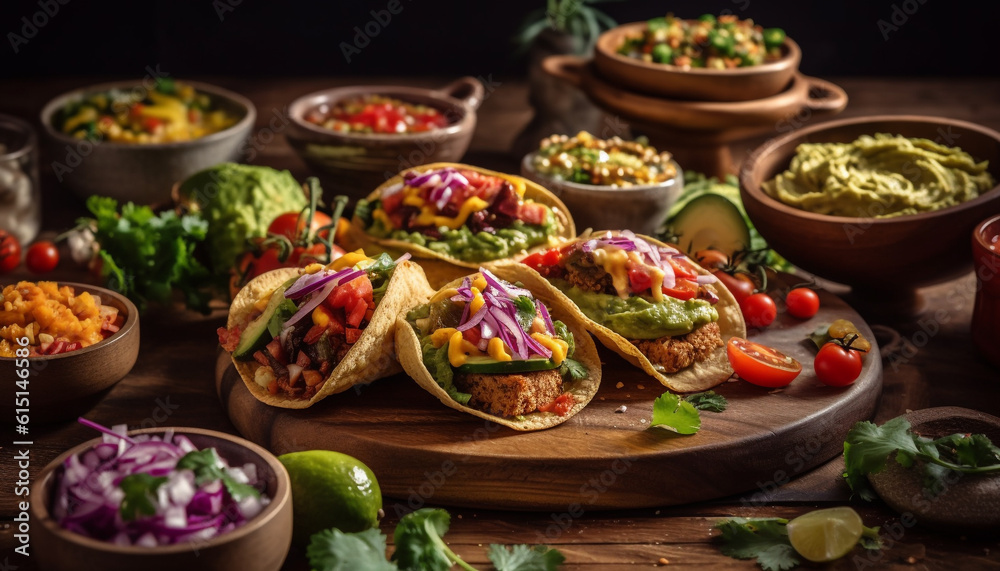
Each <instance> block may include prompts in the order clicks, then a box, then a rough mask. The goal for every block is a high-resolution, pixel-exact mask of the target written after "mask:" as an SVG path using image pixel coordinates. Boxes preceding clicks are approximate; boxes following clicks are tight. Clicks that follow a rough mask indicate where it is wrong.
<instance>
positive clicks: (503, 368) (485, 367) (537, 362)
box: [457, 356, 559, 375]
mask: <svg viewBox="0 0 1000 571" xmlns="http://www.w3.org/2000/svg"><path fill="white" fill-rule="evenodd" d="M558 366H559V365H556V364H555V363H554V362H552V359H540V358H536V359H523V360H517V359H515V360H513V361H496V360H494V359H492V358H490V357H478V356H473V357H469V358H468V359H467V360H466V361H465V364H464V365H461V366H460V367H458V369H457V370H458V372H459V373H486V374H498V375H507V374H512V373H528V372H531V371H548V370H550V369H555V368H557V367H558Z"/></svg>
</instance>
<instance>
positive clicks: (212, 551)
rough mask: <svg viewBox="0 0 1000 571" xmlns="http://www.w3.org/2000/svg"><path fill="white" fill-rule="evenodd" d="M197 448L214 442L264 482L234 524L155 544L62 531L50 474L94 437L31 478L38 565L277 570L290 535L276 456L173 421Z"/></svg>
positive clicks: (105, 570) (286, 491) (152, 570)
mask: <svg viewBox="0 0 1000 571" xmlns="http://www.w3.org/2000/svg"><path fill="white" fill-rule="evenodd" d="M165 430H168V429H167V428H147V429H143V430H135V431H132V432H130V433H129V434H130V435H136V434H149V433H158V434H159V433H163V432H164V431H165ZM171 430H173V431H174V432H175V433H176V434H183V435H185V436H187V437H188V438H189V439H190V440H191V442H192V443H193V444H194V445H195V446H197V447H198V448H199V449H204V448H209V447H215V448H216V450H218V452H219V455H220V456H222V457H223V458H225V459H226V460H227V461H228V462H229V464H230V465H231V466H238V465H243V464H247V463H253V464H254V465H256V466H257V475H258V478H260V479H262V480H263V481H264V482H266V490H265V491H266V493H267V495H268V496H269V497H270V498H271V502H270V503H269V504H268V505H267V506H265V507H264V510H263V511H262V512H261V513H259V514H258V515H257V516H256V517H254V518H252V519H251V520H249V521H247V522H246V524H244V525H243V526H242V527H240V528H238V529H235V530H233V531H230V532H228V533H225V534H222V535H220V536H218V537H215V538H212V539H210V540H208V541H204V542H200V543H189V544H177V545H168V546H162V547H135V546H127V547H125V546H117V545H113V544H110V543H107V542H103V541H98V540H96V539H91V538H89V537H86V536H83V535H80V534H77V533H75V532H72V531H68V530H65V529H63V528H61V527H59V525H58V524H57V522H56V521H55V520H54V519H53V518H52V515H51V514H50V513H49V509H48V506H49V503H50V502H51V496H52V493H53V485H54V480H55V478H54V474H55V470H56V469H57V468H59V467H60V466H61V465H62V463H63V461H65V460H66V458H68V457H69V456H70V455H71V454H78V453H80V452H82V451H84V450H87V449H89V448H90V447H92V446H94V445H96V444H98V443H100V442H101V439H100V438H95V439H93V440H90V441H88V442H84V443H83V444H80V445H79V446H76V447H74V448H71V449H70V450H67V451H66V452H64V453H63V454H61V455H60V456H59V457H58V458H56V459H55V460H53V461H52V462H51V463H50V464H49V465H48V466H46V467H45V469H43V470H42V472H41V473H40V474H38V476H37V477H36V478H35V480H34V483H33V484H32V486H31V498H32V501H31V508H30V512H29V513H30V515H31V532H32V533H31V539H32V546H31V548H32V554H33V556H34V557H35V558H37V559H38V567H39V569H48V570H53V571H60V570H66V571H71V570H76V569H80V568H81V562H82V561H86V562H87V563H86V567H87V568H88V569H101V570H102V571H117V570H120V571H135V570H136V569H141V570H142V571H176V570H177V569H183V570H184V571H200V570H205V571H243V570H246V569H254V570H260V571H277V570H278V569H280V568H281V565H282V563H283V562H284V560H285V556H286V555H287V554H288V549H289V546H290V545H291V542H292V501H291V498H292V495H291V488H290V483H289V478H288V472H286V471H285V468H284V466H282V465H281V462H279V461H278V459H277V458H275V457H274V455H272V454H271V453H270V452H268V451H267V450H265V449H264V448H261V447H260V446H257V445H256V444H254V443H252V442H249V441H247V440H244V439H242V438H239V437H237V436H233V435H230V434H226V433H223V432H216V431H214V430H204V429H200V428H173V429H171Z"/></svg>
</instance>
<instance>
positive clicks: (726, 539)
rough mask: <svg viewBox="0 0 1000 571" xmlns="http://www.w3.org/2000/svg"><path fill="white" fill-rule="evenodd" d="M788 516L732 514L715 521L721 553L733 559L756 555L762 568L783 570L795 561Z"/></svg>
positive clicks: (793, 564) (770, 570) (796, 558)
mask: <svg viewBox="0 0 1000 571" xmlns="http://www.w3.org/2000/svg"><path fill="white" fill-rule="evenodd" d="M787 523H788V520H786V519H782V518H761V519H746V518H741V517H737V518H732V519H728V520H723V521H720V522H718V523H717V524H715V527H716V529H718V530H719V531H721V532H722V535H721V536H720V540H721V541H722V543H723V545H722V554H723V555H728V556H729V557H732V558H734V559H756V560H757V563H759V564H760V566H761V568H763V569H764V571H786V570H787V569H791V568H793V567H795V566H796V565H798V564H799V558H798V554H797V553H796V552H795V549H794V548H792V544H791V543H790V542H789V541H788V530H787V529H786V527H785V525H786V524H787Z"/></svg>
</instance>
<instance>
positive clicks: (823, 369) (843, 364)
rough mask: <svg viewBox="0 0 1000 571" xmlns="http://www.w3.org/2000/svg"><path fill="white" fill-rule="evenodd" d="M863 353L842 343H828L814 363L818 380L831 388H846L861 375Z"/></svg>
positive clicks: (821, 349)
mask: <svg viewBox="0 0 1000 571" xmlns="http://www.w3.org/2000/svg"><path fill="white" fill-rule="evenodd" d="M861 365H862V363H861V352H860V351H856V350H854V349H849V348H847V347H844V346H843V345H841V344H840V343H826V344H824V345H823V346H822V347H820V350H819V353H816V359H815V360H814V361H813V368H814V369H815V370H816V378H817V379H819V380H820V382H821V383H823V384H825V385H830V386H831V387H845V386H847V385H849V384H851V383H853V382H854V381H855V380H857V378H858V376H860V375H861Z"/></svg>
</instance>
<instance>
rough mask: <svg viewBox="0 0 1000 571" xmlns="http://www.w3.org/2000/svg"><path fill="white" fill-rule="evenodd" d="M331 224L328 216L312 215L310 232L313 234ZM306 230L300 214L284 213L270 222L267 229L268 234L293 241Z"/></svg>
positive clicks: (316, 213) (304, 220)
mask: <svg viewBox="0 0 1000 571" xmlns="http://www.w3.org/2000/svg"><path fill="white" fill-rule="evenodd" d="M331 222H332V220H331V219H330V217H329V216H327V215H326V214H323V213H322V212H315V213H313V220H312V230H313V232H315V231H316V230H319V229H320V228H322V227H324V226H327V225H329V224H330V223H331ZM305 228H306V217H305V215H304V214H302V213H301V212H286V213H284V214H281V215H279V216H278V217H277V218H275V219H274V220H272V221H271V224H270V225H269V226H268V227H267V231H268V233H270V234H278V235H281V236H285V237H287V238H288V239H289V240H292V241H295V240H296V239H298V237H299V236H300V235H301V234H302V233H303V231H304V230H305Z"/></svg>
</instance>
